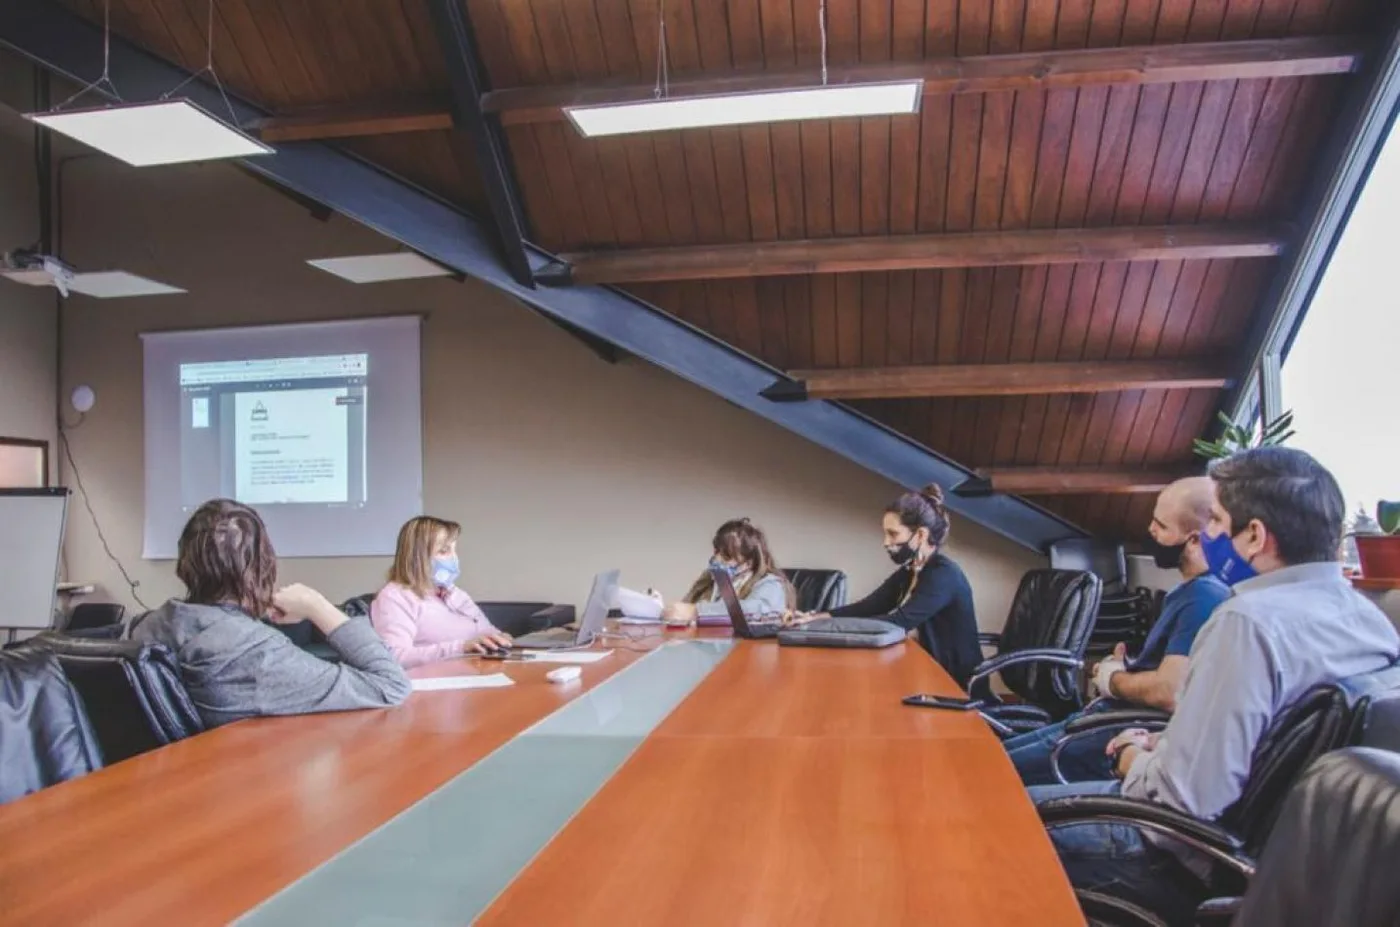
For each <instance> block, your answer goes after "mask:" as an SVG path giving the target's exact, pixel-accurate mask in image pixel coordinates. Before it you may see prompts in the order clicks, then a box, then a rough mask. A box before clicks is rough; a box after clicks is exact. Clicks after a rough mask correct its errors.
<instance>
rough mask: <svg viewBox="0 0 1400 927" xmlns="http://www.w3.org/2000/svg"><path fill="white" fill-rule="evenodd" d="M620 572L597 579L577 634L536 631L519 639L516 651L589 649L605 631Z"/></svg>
mask: <svg viewBox="0 0 1400 927" xmlns="http://www.w3.org/2000/svg"><path fill="white" fill-rule="evenodd" d="M620 573H621V571H620V570H608V571H607V572H605V573H599V574H598V575H597V576H595V577H593V589H592V591H590V592H589V593H588V601H587V602H586V603H585V604H584V606H583V614H582V615H580V616H579V619H578V622H577V630H574V631H571V630H569V629H568V628H566V627H565V628H550V629H549V630H548V631H534V632H532V633H530V634H526V635H523V636H521V637H517V638H516V639H515V641H514V642H513V643H512V644H511V649H512V650H567V649H570V648H574V647H587V646H588V645H589V644H591V643H593V639H594V638H595V637H597V636H598V634H599V632H601V631H602V630H603V622H604V621H606V620H607V617H608V605H609V603H611V602H612V601H613V598H614V597H615V595H616V594H617V580H618V576H619V575H620Z"/></svg>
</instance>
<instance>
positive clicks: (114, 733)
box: [21, 634, 204, 765]
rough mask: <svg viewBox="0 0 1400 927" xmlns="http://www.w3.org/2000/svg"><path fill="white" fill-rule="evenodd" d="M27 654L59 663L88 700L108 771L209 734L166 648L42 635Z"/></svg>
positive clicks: (28, 646)
mask: <svg viewBox="0 0 1400 927" xmlns="http://www.w3.org/2000/svg"><path fill="white" fill-rule="evenodd" d="M21 651H22V652H26V651H29V652H36V653H47V654H50V655H52V656H53V657H54V658H55V659H56V660H57V661H58V663H59V665H60V666H61V667H62V669H63V673H64V675H65V676H67V677H68V680H69V681H70V682H71V683H72V684H73V687H74V688H75V689H76V690H77V692H78V695H79V696H80V697H81V698H82V700H83V705H84V707H85V708H86V710H87V715H88V718H89V719H90V720H91V723H92V730H93V732H94V733H95V734H96V735H97V742H98V745H99V746H100V748H101V750H102V758H103V760H104V761H105V762H106V763H107V765H111V764H112V763H117V762H120V761H122V760H124V759H127V758H129V757H133V756H136V755H138V754H141V753H145V752H147V751H149V750H154V749H155V748H157V747H162V746H164V745H166V744H169V743H173V742H175V741H177V740H183V739H184V738H186V737H189V736H191V735H193V734H197V733H199V732H200V731H203V730H204V722H203V721H202V720H201V719H200V717H199V712H198V711H197V710H196V709H195V707H194V703H193V702H192V701H191V700H190V697H189V693H188V692H186V691H185V687H184V684H183V683H181V681H180V672H179V666H178V664H177V663H176V660H175V656H174V654H172V653H171V652H170V651H169V650H168V649H167V648H166V647H164V646H163V645H161V644H150V643H142V642H139V641H111V640H94V639H91V638H83V637H72V636H69V635H64V634H41V635H40V636H38V637H36V638H33V639H31V640H28V641H26V642H25V646H24V647H23V648H21Z"/></svg>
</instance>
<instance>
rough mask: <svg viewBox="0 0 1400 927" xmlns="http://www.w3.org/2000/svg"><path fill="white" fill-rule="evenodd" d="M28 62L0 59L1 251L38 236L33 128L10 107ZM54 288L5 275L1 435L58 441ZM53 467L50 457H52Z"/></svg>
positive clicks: (19, 98) (0, 295)
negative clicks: (23, 64)
mask: <svg viewBox="0 0 1400 927" xmlns="http://www.w3.org/2000/svg"><path fill="white" fill-rule="evenodd" d="M29 80H30V75H29V71H28V69H27V68H21V67H19V66H18V65H17V64H16V63H14V62H12V61H11V62H8V63H6V64H0V252H6V251H10V250H12V249H14V248H23V247H28V246H30V245H32V244H34V243H35V242H36V241H37V240H38V238H39V188H38V180H37V178H36V174H35V170H34V133H33V130H32V129H31V128H30V127H29V125H28V124H27V123H25V122H24V121H23V120H21V119H20V117H19V115H18V114H17V113H16V112H15V111H14V109H13V108H12V107H18V106H21V105H23V100H25V99H27V98H28V97H29V94H30V90H29ZM57 318H58V315H57V312H56V310H55V306H54V291H53V290H49V289H39V288H37V287H28V286H20V285H19V284H16V283H11V282H10V281H8V280H0V437H6V438H30V439H37V440H41V441H48V442H49V456H50V461H52V460H53V459H54V458H55V457H56V455H57V451H58V449H57V447H56V446H55V443H54V442H55V440H56V438H57V429H56V424H55V421H56V418H55V417H56V414H57V410H56V406H55V399H54V393H55V383H56V380H57V376H58V372H57V369H56V367H57V364H58V351H57V343H58V341H57V339H58V334H57V322H56V320H57ZM50 466H51V467H52V466H53V465H52V463H51V464H50Z"/></svg>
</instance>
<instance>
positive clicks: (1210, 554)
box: [1201, 532, 1259, 586]
mask: <svg viewBox="0 0 1400 927" xmlns="http://www.w3.org/2000/svg"><path fill="white" fill-rule="evenodd" d="M1201 553H1202V554H1204V555H1205V558H1206V569H1208V570H1210V572H1212V573H1214V574H1215V576H1216V578H1217V579H1219V580H1220V581H1221V582H1223V583H1224V584H1225V585H1227V586H1233V585H1235V583H1241V582H1244V581H1245V580H1246V579H1249V578H1251V577H1254V576H1258V575H1259V571H1258V570H1256V569H1254V567H1252V566H1250V565H1249V561H1248V560H1246V559H1244V558H1243V557H1241V556H1240V553H1239V551H1237V550H1235V544H1234V538H1232V537H1231V536H1230V535H1229V533H1228V532H1221V533H1220V534H1217V535H1216V536H1215V537H1211V536H1210V535H1208V534H1203V535H1201Z"/></svg>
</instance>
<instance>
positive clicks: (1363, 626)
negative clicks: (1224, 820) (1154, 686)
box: [1123, 563, 1400, 819]
mask: <svg viewBox="0 0 1400 927" xmlns="http://www.w3.org/2000/svg"><path fill="white" fill-rule="evenodd" d="M1397 657H1400V636H1397V634H1396V631H1395V628H1394V626H1393V625H1392V624H1391V623H1390V620H1389V619H1388V618H1386V616H1385V614H1384V613H1383V612H1382V611H1381V610H1380V609H1379V608H1377V607H1376V606H1375V605H1374V604H1372V603H1371V602H1370V601H1369V600H1367V599H1366V598H1365V597H1364V596H1362V595H1361V594H1360V593H1358V592H1357V591H1356V590H1354V589H1353V588H1352V587H1351V583H1350V582H1348V581H1347V579H1346V578H1345V577H1344V576H1343V575H1342V568H1341V565H1340V564H1337V563H1308V564H1302V565H1300V566H1293V567H1286V568H1284V569H1281V570H1275V571H1273V572H1270V573H1265V574H1263V575H1262V576H1257V577H1254V578H1253V579H1248V580H1245V581H1244V582H1241V583H1239V584H1237V585H1236V586H1235V594H1234V596H1233V597H1232V598H1230V599H1227V600H1226V601H1225V602H1223V603H1222V604H1221V605H1220V606H1219V607H1218V608H1217V609H1216V610H1215V612H1214V613H1213V614H1212V615H1211V617H1210V620H1209V621H1207V622H1206V625H1205V627H1203V628H1202V629H1201V631H1200V633H1199V634H1198V635H1197V636H1196V643H1195V645H1194V646H1193V647H1192V648H1191V663H1190V668H1189V669H1188V670H1187V673H1186V680H1185V681H1184V682H1183V683H1182V687H1181V692H1180V694H1179V695H1178V697H1177V707H1176V713H1175V714H1174V715H1173V716H1172V719H1171V722H1170V723H1169V724H1168V725H1167V729H1166V730H1165V731H1164V732H1163V733H1162V736H1161V738H1160V739H1159V740H1158V743H1157V747H1156V749H1155V750H1151V751H1144V752H1142V753H1141V754H1139V755H1138V756H1137V758H1136V759H1135V760H1134V761H1133V765H1132V767H1131V768H1130V769H1129V770H1128V774H1127V776H1125V777H1124V780H1123V794H1124V795H1127V796H1129V797H1132V798H1142V799H1147V800H1149V801H1156V802H1161V803H1163V804H1166V805H1171V806H1173V807H1175V808H1179V809H1181V810H1182V811H1186V812H1188V813H1190V814H1192V815H1195V816H1196V817H1199V818H1205V819H1214V818H1216V817H1218V816H1219V815H1220V814H1221V812H1223V811H1224V810H1225V809H1226V808H1228V807H1229V806H1230V805H1232V804H1233V803H1234V802H1235V801H1236V800H1238V799H1239V797H1240V795H1241V794H1242V793H1243V791H1244V786H1245V782H1246V781H1247V780H1248V778H1249V767H1250V760H1251V758H1252V757H1253V755H1254V751H1255V748H1256V747H1257V746H1258V745H1259V742H1260V741H1261V740H1262V739H1263V737H1264V735H1265V734H1266V733H1267V731H1268V729H1269V727H1270V725H1271V724H1272V723H1273V721H1274V719H1275V718H1277V717H1278V716H1279V714H1280V713H1282V712H1283V710H1284V709H1285V708H1287V707H1288V706H1289V705H1291V704H1292V703H1293V702H1295V701H1297V699H1298V698H1299V697H1300V696H1302V695H1303V693H1304V692H1306V691H1307V690H1308V689H1310V688H1312V687H1313V686H1315V685H1317V684H1319V683H1326V682H1332V681H1335V680H1339V679H1344V678H1346V677H1348V676H1354V675H1357V674H1359V673H1366V672H1371V671H1374V670H1378V669H1381V668H1382V667H1385V666H1388V665H1389V664H1391V663H1393V662H1395V660H1396V659H1397Z"/></svg>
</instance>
